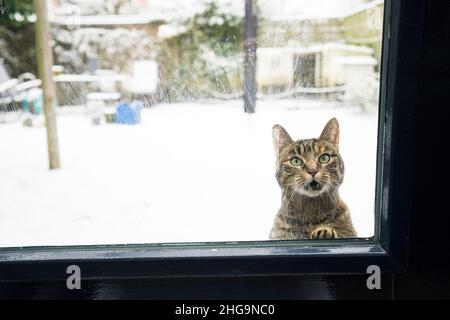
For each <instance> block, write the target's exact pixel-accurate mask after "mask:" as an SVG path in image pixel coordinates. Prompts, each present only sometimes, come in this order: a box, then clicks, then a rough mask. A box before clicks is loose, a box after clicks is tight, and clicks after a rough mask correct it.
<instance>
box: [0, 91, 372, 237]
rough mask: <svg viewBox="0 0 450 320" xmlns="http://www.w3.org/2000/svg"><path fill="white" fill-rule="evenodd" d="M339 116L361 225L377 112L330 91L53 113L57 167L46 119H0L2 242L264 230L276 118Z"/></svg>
mask: <svg viewBox="0 0 450 320" xmlns="http://www.w3.org/2000/svg"><path fill="white" fill-rule="evenodd" d="M331 117H337V119H338V120H339V122H340V126H341V154H342V157H343V159H344V161H345V166H346V173H345V178H344V183H343V185H342V187H341V196H342V198H343V199H344V200H345V201H346V202H347V204H348V205H349V207H350V211H351V213H352V217H353V221H354V224H355V227H356V229H357V231H358V235H359V236H361V237H369V236H372V235H373V232H374V229H373V228H374V207H373V206H374V196H375V161H376V134H377V115H376V113H361V112H360V110H359V109H357V108H345V107H342V106H341V105H336V103H332V102H317V101H308V100H302V99H296V100H275V101H260V102H259V103H258V105H257V112H256V113H255V114H252V115H246V114H244V113H243V112H242V101H240V100H238V101H232V102H225V103H224V102H217V103H211V104H200V103H187V104H166V105H157V106H154V107H153V108H149V109H146V110H144V111H143V112H142V122H141V123H140V124H139V125H135V126H128V125H116V124H105V125H103V126H93V125H92V124H91V123H90V121H89V119H88V118H87V117H86V115H85V114H83V113H79V114H73V112H72V113H71V114H60V115H59V116H58V124H59V139H60V145H61V165H62V168H61V169H59V170H52V171H48V169H47V155H46V143H45V130H44V128H39V127H37V128H23V126H22V125H21V124H20V123H12V124H7V125H2V126H0V135H1V136H2V137H4V139H1V140H0V150H1V154H2V159H1V161H0V172H1V176H2V179H1V180H0V194H2V195H3V197H2V201H1V204H0V219H1V223H0V234H1V235H2V236H1V237H0V246H25V245H31V244H32V245H66V244H111V243H154V242H156V243H159V242H184V241H199V242H204V241H247V240H267V239H268V235H269V231H270V228H271V226H272V223H273V219H274V216H275V214H276V212H277V210H278V208H279V205H280V201H281V198H280V189H279V186H278V184H277V183H276V180H275V172H274V170H275V155H274V152H273V147H272V140H271V139H272V137H271V129H272V126H273V124H275V123H279V124H282V125H283V126H284V127H285V128H286V129H287V130H289V132H290V133H291V135H292V136H293V137H296V138H309V137H317V136H318V135H319V134H320V132H321V130H322V128H323V126H324V124H325V123H326V121H327V120H328V119H330V118H331Z"/></svg>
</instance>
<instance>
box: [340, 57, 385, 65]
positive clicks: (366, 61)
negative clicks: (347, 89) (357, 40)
mask: <svg viewBox="0 0 450 320" xmlns="http://www.w3.org/2000/svg"><path fill="white" fill-rule="evenodd" d="M336 63H338V64H341V65H353V66H355V65H360V66H362V65H366V66H367V65H369V66H375V65H377V60H376V59H375V58H373V57H369V56H348V57H336Z"/></svg>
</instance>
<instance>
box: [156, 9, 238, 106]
mask: <svg viewBox="0 0 450 320" xmlns="http://www.w3.org/2000/svg"><path fill="white" fill-rule="evenodd" d="M225 9H226V5H224V3H221V5H218V3H217V2H214V1H204V2H203V10H202V11H200V12H198V13H195V14H194V15H193V16H192V17H189V18H187V19H185V20H183V21H180V22H178V23H176V22H175V23H174V22H172V23H171V25H169V26H171V28H172V29H173V30H174V31H175V32H173V33H172V34H171V35H170V36H167V37H165V38H164V39H163V41H162V43H161V49H160V53H159V55H158V60H159V63H160V65H161V66H163V70H162V71H163V77H164V82H165V86H166V88H167V91H168V92H167V94H168V95H169V96H170V98H171V99H175V100H179V99H192V98H194V99H195V98H197V97H198V96H202V95H208V91H210V90H217V91H222V92H232V91H236V90H239V91H240V90H241V81H240V79H241V63H242V56H241V52H242V50H243V46H242V38H243V19H242V16H239V15H238V14H236V13H234V12H232V11H230V10H225ZM242 10H243V8H242Z"/></svg>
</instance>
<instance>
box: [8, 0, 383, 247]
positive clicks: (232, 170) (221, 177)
mask: <svg viewBox="0 0 450 320" xmlns="http://www.w3.org/2000/svg"><path fill="white" fill-rule="evenodd" d="M250 2H252V1H250ZM252 3H253V4H256V7H255V8H254V11H253V13H254V15H255V18H256V20H257V25H256V24H254V26H255V27H256V26H257V29H256V31H257V37H256V38H255V39H250V38H248V37H246V32H245V28H246V21H247V22H248V20H246V19H249V17H248V16H247V17H246V16H245V1H244V0H240V1H231V0H216V1H212V0H209V1H206V0H205V1H197V0H189V1H187V0H164V1H153V0H134V1H118V0H108V1H81V0H80V1H76V0H58V1H54V0H52V1H48V5H49V12H48V16H49V21H50V25H51V39H52V42H51V45H52V49H53V55H54V64H55V65H54V66H53V69H52V70H53V74H54V77H53V80H54V82H55V84H56V88H57V100H58V106H57V110H56V112H57V122H58V139H59V143H60V149H61V150H60V151H61V169H58V170H51V171H50V170H48V168H47V146H46V139H45V128H44V126H45V121H44V118H43V114H42V90H41V89H40V88H39V84H36V81H34V79H35V76H33V75H36V74H37V70H36V62H35V59H34V56H33V53H32V52H34V51H33V49H34V43H33V40H32V39H33V37H34V35H33V28H32V26H33V23H34V22H33V19H32V10H31V11H30V12H29V13H23V15H22V17H24V19H22V20H23V24H22V25H21V26H20V27H19V28H16V29H14V31H11V30H12V29H11V30H10V29H8V30H9V31H8V32H0V48H1V50H0V52H1V53H0V55H1V59H0V134H1V136H2V137H3V139H1V140H0V150H1V160H0V174H1V179H0V194H1V195H2V196H1V201H0V234H1V237H0V247H6V246H37V245H69V244H77V245H81V244H115V243H117V244H118V243H161V242H197V241H199V242H205V241H251V240H269V239H270V237H269V235H270V234H271V230H272V235H271V237H272V238H280V239H281V238H283V239H292V238H303V237H305V238H332V237H338V238H340V237H354V236H355V235H356V234H357V236H358V237H370V236H372V235H373V234H374V199H375V171H376V146H377V126H378V124H377V117H378V115H377V114H378V92H379V72H380V57H381V37H382V20H383V5H384V4H383V1H379V0H374V1H365V0H317V1H308V0H282V1H279V0H258V1H256V2H252ZM27 14H28V16H30V17H31V18H30V19H28V18H27V17H28V16H27ZM17 17H19V16H17ZM28 20H29V22H28V24H27V21H28ZM247 27H248V26H247ZM4 28H8V26H7V25H0V30H2V29H4ZM14 32H15V35H14ZM12 34H13V35H14V36H11V35H12ZM27 35H28V36H27ZM18 37H20V38H21V39H24V40H23V41H22V42H21V43H23V48H21V50H19V51H17V50H16V49H15V48H16V46H13V45H8V43H10V44H12V43H13V41H16V40H14V39H18ZM246 41H253V42H251V43H252V45H255V46H254V47H252V49H254V50H256V51H255V52H256V54H255V55H253V58H251V59H252V60H250V62H252V63H255V66H256V71H255V80H256V87H255V88H256V103H255V105H254V107H255V112H254V113H245V112H244V101H243V96H244V93H245V90H246V88H249V84H248V83H247V82H248V78H247V77H246V76H245V74H244V69H245V68H244V67H245V65H246V64H248V61H247V60H246V59H249V56H248V55H247V56H246V55H245V50H244V48H247V47H246V46H245V45H244V44H245V43H246ZM256 48H257V49H256ZM14 50H16V51H14ZM30 50H31V51H30ZM30 52H31V53H30ZM247 53H248V52H247ZM30 57H32V58H31V59H30ZM24 74H25V75H24ZM14 79H17V83H16V84H14V85H13V82H14V81H12V80H14ZM33 81H34V82H33ZM246 81H247V82H246ZM17 85H22V87H20V86H19V87H17ZM8 86H9V87H8ZM333 118H335V119H337V120H332V121H331V122H328V121H329V120H330V119H333ZM327 123H328V125H327V126H325V125H326V124H327ZM330 123H331V124H330ZM337 123H338V124H339V125H338V127H339V128H338V136H339V143H338V146H339V148H338V149H337V144H334V145H335V146H336V147H335V148H334V149H333V147H332V146H331V145H327V146H324V145H321V144H319V145H314V146H311V148H313V150H314V152H315V153H311V154H308V155H306V154H304V153H302V152H297V153H295V152H294V153H295V154H291V156H290V157H288V158H286V159H284V158H283V160H282V161H284V162H283V163H284V164H286V167H284V169H283V167H278V165H279V164H277V161H278V162H279V161H280V158H279V155H277V152H275V154H274V150H273V145H272V128H273V127H274V125H275V124H279V125H280V127H275V128H279V129H274V130H275V131H274V133H276V134H278V139H281V140H282V138H283V136H282V134H283V133H284V132H289V136H290V137H292V139H294V140H297V139H308V138H319V137H320V135H321V132H325V133H322V137H327V138H328V139H336V132H337V131H336V130H337V129H336V128H337ZM281 128H284V129H281ZM277 130H278V131H277ZM327 130H328V131H327ZM333 130H334V131H333ZM326 132H331V133H333V132H334V136H333V135H327V134H326ZM280 134H281V135H280ZM286 135H287V133H286ZM284 138H286V137H285V136H284ZM330 146H331V147H330ZM316 149H317V150H316ZM284 151H286V150H284ZM291 151H292V150H291ZM338 154H339V157H342V159H343V162H344V161H345V175H344V174H343V171H342V172H341V171H340V170H339V169H337V168H339V167H340V163H338V160H339V159H340V158H339V157H338ZM327 156H328V157H330V158H329V159H328V158H327ZM295 157H296V158H298V160H295V159H294V158H295ZM311 159H314V161H315V164H314V165H313V162H311V163H309V162H308V161H310V160H311ZM327 161H329V163H328V162H327ZM306 164H308V165H310V167H308V168H307V167H305V168H306V169H307V170H310V171H309V173H308V172H307V171H302V172H303V173H304V174H308V175H309V176H308V177H307V179H306V178H305V179H306V180H303V182H302V183H303V184H301V183H299V182H297V183H298V185H297V189H296V191H295V192H296V193H299V194H301V193H302V192H303V193H304V194H306V193H308V194H309V195H311V194H312V193H321V192H325V191H326V190H331V189H332V188H336V190H337V189H339V196H340V198H341V199H344V200H345V204H346V206H347V207H348V212H350V214H351V221H352V222H350V218H349V219H348V221H347V220H346V221H344V222H343V223H344V224H343V225H345V227H343V228H342V230H344V231H342V230H341V229H339V228H336V226H333V225H329V224H324V225H321V226H319V224H318V225H317V226H316V227H317V228H313V229H311V230H307V231H305V234H302V236H300V237H299V236H298V234H297V235H295V236H286V237H277V236H274V235H273V233H274V232H273V229H276V223H277V222H276V221H277V219H278V218H277V212H279V209H280V206H281V207H282V206H283V205H286V204H287V203H288V201H292V199H294V198H295V199H296V200H295V201H297V204H298V201H300V200H298V199H300V198H298V197H297V196H296V193H295V192H294V193H292V192H291V193H289V196H291V195H292V194H294V195H293V198H292V199H291V200H289V199H286V196H287V194H286V193H283V194H282V192H281V191H283V189H282V190H280V185H279V181H280V180H279V179H280V177H279V174H278V178H277V177H275V172H276V171H277V168H278V169H280V168H281V170H285V173H286V174H289V172H287V171H289V170H291V173H292V172H293V171H294V170H299V168H300V167H302V168H303V166H305V165H306ZM327 164H328V171H323V172H320V173H319V172H318V173H317V175H318V176H317V178H318V179H316V180H317V181H316V180H314V179H311V177H312V172H311V170H312V171H314V170H316V169H317V170H319V169H321V168H325V167H326V165H327ZM331 165H332V166H333V168H331ZM314 166H315V167H314ZM313 167H314V168H313ZM306 169H305V170H306ZM286 170H287V171H286ZM303 173H302V174H303ZM333 175H335V176H336V180H333ZM319 176H321V178H319ZM277 179H278V181H277ZM298 179H300V178H298ZM327 179H328V180H327ZM327 181H328V182H327ZM333 181H334V182H333ZM294 182H295V179H294V180H293V181H290V183H294ZM315 183H317V185H316V184H315ZM300 184H301V186H300ZM324 190H325V191H324ZM332 204H333V205H336V206H339V205H343V206H345V205H344V204H343V202H342V203H341V202H339V201H335V202H331V204H330V203H327V206H328V207H326V210H328V211H329V212H332V211H333V205H332ZM299 207H301V206H300V205H299ZM334 209H336V208H334ZM300 211H301V210H300ZM300 211H299V212H297V214H298V215H300V216H301V215H302V212H300ZM310 211H311V212H314V210H313V209H311V210H310ZM274 220H275V224H274ZM297 222H298V221H297ZM352 223H353V226H351V225H352ZM319 227H320V228H319ZM272 228H273V229H272ZM353 228H354V229H353ZM281 229H282V228H281ZM338 229H339V230H338Z"/></svg>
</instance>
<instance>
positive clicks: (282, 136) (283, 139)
mask: <svg viewBox="0 0 450 320" xmlns="http://www.w3.org/2000/svg"><path fill="white" fill-rule="evenodd" d="M272 141H273V148H274V150H275V154H276V155H277V157H278V156H279V155H280V151H281V150H282V149H283V148H284V147H285V146H287V145H288V144H290V143H292V142H293V141H292V139H291V137H290V136H289V134H288V133H287V132H286V130H284V128H283V127H282V126H280V125H279V124H276V125H274V126H273V128H272Z"/></svg>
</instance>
